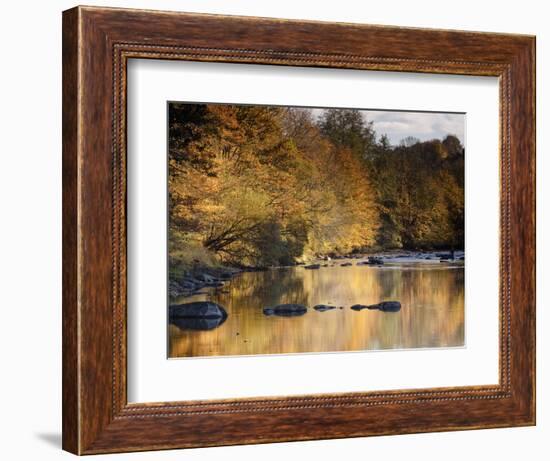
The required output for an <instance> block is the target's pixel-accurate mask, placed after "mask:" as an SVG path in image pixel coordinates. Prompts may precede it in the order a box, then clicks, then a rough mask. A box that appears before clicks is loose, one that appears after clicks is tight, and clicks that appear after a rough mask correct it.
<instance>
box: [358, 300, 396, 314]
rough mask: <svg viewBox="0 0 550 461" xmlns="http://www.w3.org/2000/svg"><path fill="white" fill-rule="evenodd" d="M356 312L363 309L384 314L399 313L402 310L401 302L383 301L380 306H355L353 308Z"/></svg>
mask: <svg viewBox="0 0 550 461" xmlns="http://www.w3.org/2000/svg"><path fill="white" fill-rule="evenodd" d="M351 309H353V310H354V311H361V310H363V309H369V310H379V311H382V312H399V311H400V310H401V303H400V302H399V301H383V302H381V303H378V304H370V305H365V304H354V305H353V306H351Z"/></svg>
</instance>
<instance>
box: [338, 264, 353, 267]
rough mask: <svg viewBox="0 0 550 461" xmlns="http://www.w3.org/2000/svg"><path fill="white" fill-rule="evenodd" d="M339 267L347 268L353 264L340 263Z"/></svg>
mask: <svg viewBox="0 0 550 461" xmlns="http://www.w3.org/2000/svg"><path fill="white" fill-rule="evenodd" d="M340 266H342V267H349V266H353V263H342V264H340Z"/></svg>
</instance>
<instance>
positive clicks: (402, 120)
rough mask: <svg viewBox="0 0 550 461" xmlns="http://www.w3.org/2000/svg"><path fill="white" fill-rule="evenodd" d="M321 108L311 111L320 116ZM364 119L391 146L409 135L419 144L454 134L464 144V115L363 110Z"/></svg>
mask: <svg viewBox="0 0 550 461" xmlns="http://www.w3.org/2000/svg"><path fill="white" fill-rule="evenodd" d="M321 111H322V109H316V110H315V109H314V112H317V114H320V112H321ZM361 112H362V113H363V114H364V117H365V118H366V119H367V120H368V121H370V122H373V127H374V130H375V131H376V135H377V138H379V137H380V136H381V135H383V134H386V135H387V136H388V138H389V140H390V143H391V144H392V145H397V144H399V142H400V141H401V140H402V139H403V138H406V137H408V136H413V137H415V138H418V139H420V140H421V141H428V140H430V139H442V138H444V137H445V136H447V135H448V134H453V135H455V136H456V137H457V138H458V139H459V140H460V142H461V143H462V144H463V145H464V128H465V127H464V125H465V115H464V114H450V113H444V112H400V111H384V110H362V111H361Z"/></svg>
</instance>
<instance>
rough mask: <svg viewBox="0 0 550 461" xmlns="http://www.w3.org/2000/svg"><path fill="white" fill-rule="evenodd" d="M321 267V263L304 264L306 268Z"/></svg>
mask: <svg viewBox="0 0 550 461" xmlns="http://www.w3.org/2000/svg"><path fill="white" fill-rule="evenodd" d="M320 267H321V265H320V264H310V265H308V266H304V269H319V268H320Z"/></svg>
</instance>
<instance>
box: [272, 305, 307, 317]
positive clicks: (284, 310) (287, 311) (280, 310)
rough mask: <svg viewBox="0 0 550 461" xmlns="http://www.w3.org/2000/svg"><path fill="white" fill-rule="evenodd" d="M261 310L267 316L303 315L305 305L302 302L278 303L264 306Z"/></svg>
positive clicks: (305, 310)
mask: <svg viewBox="0 0 550 461" xmlns="http://www.w3.org/2000/svg"><path fill="white" fill-rule="evenodd" d="M263 312H264V315H267V316H272V315H277V316H280V317H296V316H299V315H304V314H305V313H306V312H307V307H306V306H304V305H302V304H279V305H277V306H274V307H265V308H264V310H263Z"/></svg>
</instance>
